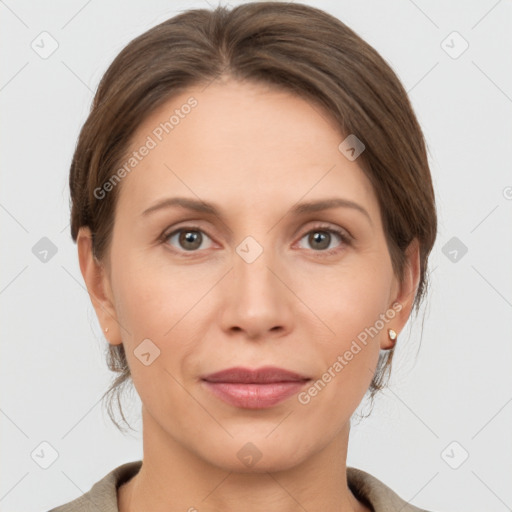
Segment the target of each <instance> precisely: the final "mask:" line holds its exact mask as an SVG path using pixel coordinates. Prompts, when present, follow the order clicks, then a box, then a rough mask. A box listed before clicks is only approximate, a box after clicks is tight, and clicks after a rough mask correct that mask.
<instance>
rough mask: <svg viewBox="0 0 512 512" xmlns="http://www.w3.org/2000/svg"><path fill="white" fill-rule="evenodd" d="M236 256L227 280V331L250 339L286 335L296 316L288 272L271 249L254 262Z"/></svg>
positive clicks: (224, 311) (224, 323) (223, 319)
mask: <svg viewBox="0 0 512 512" xmlns="http://www.w3.org/2000/svg"><path fill="white" fill-rule="evenodd" d="M233 258H234V259H233V268H232V270H231V272H230V273H229V275H228V276H226V277H227V279H226V280H225V282H224V283H223V293H224V300H223V301H222V303H223V308H222V313H221V322H222V328H223V330H224V331H225V332H229V333H230V334H232V333H237V332H238V333H243V334H244V335H245V336H246V337H247V338H250V339H259V338H262V339H267V338H269V337H281V336H284V335H285V334H286V333H288V332H289V331H290V330H291V328H292V321H293V318H294V316H293V300H294V295H293V293H292V291H290V289H289V287H288V286H289V285H288V286H287V284H288V281H289V277H288V272H287V271H286V269H285V268H283V265H282V264H279V262H277V261H276V259H275V258H274V257H273V256H272V251H271V250H270V249H265V250H263V252H262V253H261V254H260V255H259V257H258V258H257V259H256V260H255V261H252V262H251V263H249V262H247V261H246V260H244V258H242V257H240V256H239V254H238V253H234V256H233ZM223 281H224V280H223ZM295 300H296V299H295Z"/></svg>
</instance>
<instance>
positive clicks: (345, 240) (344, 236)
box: [160, 224, 353, 258]
mask: <svg viewBox="0 0 512 512" xmlns="http://www.w3.org/2000/svg"><path fill="white" fill-rule="evenodd" d="M181 231H199V232H201V233H203V234H205V235H207V236H208V238H210V239H212V237H211V236H209V235H208V233H206V232H205V231H204V230H203V229H201V228H200V227H199V226H194V225H188V226H182V227H180V228H178V229H175V230H174V231H171V232H170V233H167V232H164V233H163V234H162V236H161V237H160V242H161V243H163V244H167V245H169V244H168V241H169V239H170V238H171V237H172V236H173V235H175V234H177V233H180V232H181ZM315 231H323V232H327V233H330V234H335V235H338V237H339V238H340V240H341V243H342V245H343V244H344V245H348V246H350V245H351V243H352V240H353V237H352V236H351V235H349V234H348V233H347V232H345V231H341V230H339V229H336V228H333V227H331V226H329V225H325V224H318V225H316V226H313V227H312V228H311V229H310V230H309V231H307V232H306V233H304V234H303V235H302V236H301V237H300V239H299V240H302V239H303V238H304V237H305V236H306V235H309V234H310V233H312V232H315ZM169 247H171V250H172V251H173V252H176V253H177V254H180V255H182V256H183V257H185V258H189V257H193V256H194V253H198V252H201V251H199V250H195V251H185V250H178V249H176V248H174V247H172V246H170V245H169ZM341 250H343V247H336V248H334V249H325V250H319V251H315V250H314V249H311V251H312V252H313V253H317V254H315V256H325V255H328V256H329V255H333V254H336V253H338V252H339V251H341ZM187 253H188V254H187Z"/></svg>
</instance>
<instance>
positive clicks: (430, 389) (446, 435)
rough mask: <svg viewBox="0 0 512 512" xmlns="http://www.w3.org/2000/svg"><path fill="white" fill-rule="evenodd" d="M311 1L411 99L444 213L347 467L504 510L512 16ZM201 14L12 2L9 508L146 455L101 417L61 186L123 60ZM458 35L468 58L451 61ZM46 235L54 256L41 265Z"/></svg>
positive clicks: (6, 124) (417, 496) (7, 90)
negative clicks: (425, 273)
mask: <svg viewBox="0 0 512 512" xmlns="http://www.w3.org/2000/svg"><path fill="white" fill-rule="evenodd" d="M210 3H211V5H214V0H210ZM230 3H231V5H235V4H237V3H238V2H236V1H234V0H232V1H231V2H230ZM308 3H309V4H310V5H314V6H317V7H320V8H323V9H325V10H327V11H328V12H330V13H331V14H334V15H335V16H337V17H339V18H340V19H341V20H342V21H344V22H345V23H346V24H347V25H349V26H350V27H351V28H352V29H354V30H355V31H356V32H357V33H358V34H359V35H360V36H362V37H363V38H364V39H366V41H368V42H369V43H370V44H371V45H373V46H374V47H375V48H376V49H377V51H379V52H380V53H381V55H382V56H383V57H384V58H385V59H386V60H387V61H388V62H389V63H390V64H391V66H392V67H393V69H394V70H395V71H396V73H397V74H398V76H399V77H400V79H401V80H402V82H403V83H404V86H405V88H406V89H407V91H408V92H409V94H410V98H411V101H412V103H413V106H414V109H415V111H416V113H417V116H418V119H419V121H420V124H421V125H422V128H423V130H424V133H425V136H426V139H427V144H428V148H429V159H430V163H431V170H432V174H433V179H434V183H435V188H436V194H437V202H438V209H439V233H438V239H437V243H436V245H435V247H434V250H433V253H432V257H431V262H430V268H431V271H432V274H431V293H430V295H429V297H428V301H429V305H428V307H427V308H426V310H425V311H426V312H425V321H424V325H423V335H422V338H421V345H420V336H421V331H422V316H421V315H420V317H418V319H416V320H414V319H413V320H412V321H411V322H409V324H408V325H409V329H406V330H405V331H404V333H403V335H401V336H400V338H399V343H398V346H397V349H396V354H395V361H394V363H393V365H394V373H393V376H392V380H391V387H390V389H388V390H386V392H385V393H384V394H381V395H380V397H379V398H378V399H377V402H376V405H375V409H374V412H373V415H372V416H371V417H370V418H368V419H366V420H364V421H362V422H360V423H359V424H357V425H355V424H354V425H353V427H352V430H351V439H350V443H349V455H348V460H347V464H348V465H350V466H355V467H360V468H362V469H364V470H365V471H368V472H370V473H372V474H373V475H375V476H376V477H377V478H379V479H381V480H382V481H383V482H384V483H386V484H387V485H389V486H390V487H391V488H392V489H393V490H395V492H397V493H398V494H399V495H400V496H402V497H403V498H404V499H406V500H410V501H411V503H413V504H415V505H416V506H419V507H424V508H426V509H428V510H434V511H439V512H442V511H447V512H448V511H450V512H451V511H456V510H461V511H462V510H463V511H465V512H471V511H475V512H476V511H479V512H480V511H481V510H485V511H486V512H494V511H495V512H501V511H505V510H511V508H512V487H511V485H510V482H511V481H512V480H511V479H512V468H511V463H510V460H511V459H512V435H511V433H512V429H511V426H512V386H511V384H512V372H511V370H510V368H511V362H512V343H511V334H512V229H511V228H512V172H511V163H510V162H511V151H510V150H511V141H512V123H511V113H512V63H511V56H512V51H511V49H512V45H511V43H512V35H511V34H512V3H511V2H510V1H507V0H502V1H495V0H490V1H471V2H468V1H453V2H444V1H440V0H436V1H426V0H422V1H420V0H415V1H412V0H394V1H387V2H381V1H378V0H372V1H337V2H336V1H327V0H324V1H320V0H316V1H310V2H308ZM193 7H208V3H207V2H206V1H205V0H202V1H190V2H184V1H176V2H169V1H167V2H165V1H156V0H152V1H148V2H135V1H133V0H132V1H125V2H121V1H107V2H105V1H104V2H99V1H98V0H92V1H89V2H86V1H83V0H80V1H74V0H73V1H50V2H44V3H39V2H25V1H16V0H6V1H1V2H0V12H1V18H0V20H1V21H0V22H1V30H0V38H1V43H2V45H1V57H2V73H1V78H0V106H1V109H2V115H1V119H2V123H1V128H0V129H1V144H2V146H1V153H0V154H1V159H2V162H1V170H2V187H1V189H0V223H1V228H2V231H1V233H2V245H1V247H2V252H1V266H0V268H1V273H0V307H1V313H0V314H1V318H0V326H1V343H2V347H1V350H2V357H1V359H0V365H1V367H0V379H1V388H0V389H1V390H2V395H1V407H0V427H1V432H2V436H1V446H0V451H1V453H2V465H1V478H0V510H1V511H8V510H9V511H12V510H27V511H44V510H48V509H49V508H51V507H53V506H56V505H59V504H62V503H65V502H67V501H70V500H71V499H73V498H75V497H77V496H79V495H80V494H82V493H83V492H85V491H87V490H89V489H90V487H91V485H92V484H93V483H95V482H96V481H98V480H99V479H100V478H102V477H103V476H104V475H105V474H106V473H108V472H109V471H111V470H112V469H113V468H114V467H116V466H117V465H119V464H121V463H124V462H128V461H131V460H137V459H140V458H141V457H142V442H141V436H140V420H139V414H138V407H139V406H140V402H139V401H138V398H137V397H136V396H134V397H133V400H132V403H133V407H132V414H131V415H130V418H129V419H130V420H131V422H132V424H133V425H134V426H136V427H138V428H139V431H138V434H135V435H132V436H131V437H130V436H126V437H123V436H122V435H121V434H120V433H119V432H118V431H117V430H116V429H115V428H114V427H113V425H111V423H110V422H109V419H108V416H107V415H106V413H105V412H103V411H102V408H101V404H100V402H99V399H100V397H101V395H102V393H103V392H104V391H105V390H106V389H107V386H108V384H109V382H110V373H109V371H108V370H107V369H106V365H105V362H104V356H103V350H104V346H105V343H106V342H105V341H104V339H103V337H102V333H101V332H100V329H99V326H98V323H97V320H96V317H95V314H94V310H93V308H92V305H91V303H90V300H89V297H88V295H87V293H86V291H85V288H84V283H83V280H82V276H81V274H80V270H79V267H78V259H77V253H76V246H75V244H74V243H73V242H72V241H71V237H70V232H69V204H68V201H69V194H68V184H67V179H68V170H69V164H70V161H71V157H72V154H73V149H74V145H75V142H76V138H77V135H78V132H79V129H80V127H81V125H82V123H83V122H84V121H85V118H86V116H87V112H88V110H89V107H90V103H91V99H92V93H93V91H94V90H95V88H96V86H97V84H98V81H99V79H100V78H101V76H102V74H103V73H104V71H105V70H106V68H107V67H108V65H109V64H110V62H111V61H112V59H113V58H114V57H115V55H116V54H117V53H118V52H119V51H120V50H121V49H122V48H123V47H124V46H125V44H127V43H128V42H129V41H130V40H131V39H133V38H134V37H135V36H137V35H139V34H140V33H142V32H144V31H146V30H147V29H149V28H150V27H152V26H154V25H156V24H157V23H159V22H161V21H163V20H165V19H166V18H168V17H170V16H172V15H174V14H175V13H177V12H179V11H181V10H183V9H187V8H193ZM43 31H47V32H48V33H49V34H51V38H53V39H54V40H56V41H57V43H58V48H57V49H56V51H55V52H54V53H53V54H52V55H50V56H49V57H47V58H42V57H41V56H40V55H39V54H38V53H37V52H36V51H34V49H33V48H32V47H31V45H32V44H34V45H37V44H39V45H40V46H43V43H41V37H48V36H40V34H41V32H43ZM454 31H457V32H458V33H459V34H460V36H461V37H462V38H463V39H464V40H465V41H467V43H468V44H469V47H468V48H467V50H466V51H464V52H463V53H462V54H461V55H458V56H457V58H454V55H455V54H456V53H458V52H459V51H460V50H461V49H463V46H462V45H463V40H462V39H461V38H459V36H457V35H453V34H452V32H454ZM450 34H451V35H450ZM448 36H449V37H448ZM447 37H448V39H447ZM33 41H34V43H33ZM443 41H445V42H444V43H443ZM50 44H51V40H50V39H48V38H47V39H45V42H44V48H46V50H48V49H49V48H51V46H50ZM449 47H451V48H449ZM42 50H43V49H42V48H41V49H40V51H42ZM447 51H448V53H447ZM450 52H451V56H450V55H449V53H450ZM43 237H47V238H48V239H49V240H50V241H51V244H52V245H54V252H55V251H56V252H55V254H52V252H51V251H50V252H49V253H48V255H47V257H46V262H44V261H41V259H40V258H41V257H42V253H40V252H38V251H41V250H42V249H41V247H42V248H43V249H44V248H45V247H47V246H48V241H42V242H41V239H42V238H43ZM453 237H456V240H452V239H453ZM37 244H43V245H37ZM45 244H46V245H45ZM461 244H464V246H465V247H466V248H467V253H466V254H463V251H461V247H462V245H461ZM34 246H35V247H36V248H35V249H33V248H34ZM454 249H455V250H456V251H457V259H456V260H455V261H454V260H453V258H454V255H455V253H454V252H453V250H454ZM125 403H126V402H125ZM364 410H365V402H363V403H362V404H361V411H364ZM128 411H129V408H128ZM42 442H46V443H49V444H50V445H51V446H52V447H53V449H54V450H55V451H56V452H57V454H58V457H57V458H56V460H55V461H54V462H53V463H52V464H51V465H50V466H49V467H48V468H47V469H43V468H42V467H41V464H45V463H46V464H48V463H49V462H51V453H52V449H51V448H49V447H48V446H47V445H41V443H42ZM453 442H455V443H456V444H451V443H453ZM447 447H448V449H447ZM466 453H467V455H468V457H467V459H466V460H465V461H464V462H462V461H463V459H464V457H465V455H466ZM36 454H39V455H40V456H39V458H38V457H37V456H36ZM43 454H44V455H43ZM450 464H451V466H457V469H454V467H451V466H450Z"/></svg>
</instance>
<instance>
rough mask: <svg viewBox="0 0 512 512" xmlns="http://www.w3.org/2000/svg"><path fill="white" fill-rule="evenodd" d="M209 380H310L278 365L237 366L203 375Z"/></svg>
mask: <svg viewBox="0 0 512 512" xmlns="http://www.w3.org/2000/svg"><path fill="white" fill-rule="evenodd" d="M202 379H203V380H206V381H207V382H232V383H233V382H237V383H240V384H268V383H271V382H299V381H305V380H309V377H306V376H305V375H300V374H298V373H295V372H291V371H289V370H284V369H283V368H277V367H276V366H264V367H261V368H257V369H255V370H251V369H249V368H243V367H241V366H237V367H235V368H228V369H226V370H222V371H220V372H216V373H212V374H210V375H206V376H205V377H202Z"/></svg>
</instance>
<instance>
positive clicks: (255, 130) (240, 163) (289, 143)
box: [119, 80, 376, 213]
mask: <svg viewBox="0 0 512 512" xmlns="http://www.w3.org/2000/svg"><path fill="white" fill-rule="evenodd" d="M343 139H344V135H343V134H342V133H341V132H340V130H339V129H338V127H337V126H336V124H335V123H334V121H333V120H332V119H330V118H329V117H328V116H327V115H326V113H325V112H324V111H323V110H322V109H321V108H320V107H318V106H317V105H316V104H313V103H311V102H309V101H307V100H305V99H303V98H301V97H299V96H297V95H294V94H292V93H290V92H288V91H283V90H279V89H275V88H273V87H269V86H266V85H264V84H258V83H247V82H245V83H241V82H238V81H234V80H223V81H219V82H213V83H211V84H210V85H207V86H206V88H205V86H204V85H203V86H196V87H191V88H189V89H188V90H187V91H185V92H183V93H180V94H179V95H177V96H175V97H173V98H172V99H170V100H168V101H167V102H166V103H164V104H163V105H162V106H160V107H159V108H158V109H157V110H156V111H155V112H153V113H152V114H151V115H150V116H149V117H148V118H147V119H146V120H145V121H144V122H143V123H142V124H141V125H140V126H139V128H138V129H137V131H136V133H135V134H134V137H133V139H132V144H131V146H130V153H131V152H133V151H136V152H139V158H140V160H137V162H136V165H135V166H134V167H133V170H132V171H131V172H129V173H128V175H127V176H126V177H125V178H124V179H123V183H122V189H123V192H122V194H121V195H120V199H119V201H120V202H121V201H123V196H124V201H125V202H126V201H129V203H130V204H143V203H144V204H147V202H148V201H149V200H150V199H154V198H155V197H157V196H162V195H163V194H166V193H169V194H172V193H174V192H175V193H176V195H177V194H178V193H180V194H183V193H186V195H189V196H191V195H195V196H197V197H199V198H210V199H212V200H215V199H216V198H221V199H222V198H225V199H228V197H227V196H233V197H234V198H238V200H239V201H244V200H245V201H248V200H249V199H250V200H251V201H252V204H253V205H255V206H256V205H259V206H267V203H275V202H276V201H277V202H280V203H283V202H286V203H289V204H293V203H295V202H297V201H298V200H299V199H300V198H301V197H302V196H304V195H307V197H305V199H314V198H315V197H320V196H321V197H324V196H325V194H326V193H329V194H330V195H332V193H334V192H339V194H340V195H342V196H346V195H350V196H351V198H352V199H356V198H358V199H359V200H360V201H363V200H364V201H366V206H367V208H368V209H370V210H371V209H372V205H371V203H372V202H373V203H375V204H376V198H375V195H374V191H373V188H372V186H371V184H370V182H369V180H368V178H367V177H366V175H365V174H364V173H363V171H362V170H361V168H360V167H359V165H358V164H357V160H356V161H350V160H348V159H347V158H346V157H345V156H344V155H343V154H342V153H341V152H340V150H339V149H338V146H339V144H340V143H341V142H342V140H343ZM144 146H146V147H148V148H150V149H148V150H144V151H143V152H144V153H145V156H140V153H141V152H142V151H139V150H141V149H142V148H143V147H144ZM375 204H374V205H373V207H375ZM373 213H375V212H373Z"/></svg>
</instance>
